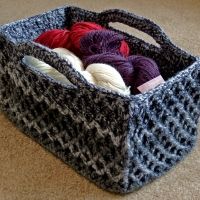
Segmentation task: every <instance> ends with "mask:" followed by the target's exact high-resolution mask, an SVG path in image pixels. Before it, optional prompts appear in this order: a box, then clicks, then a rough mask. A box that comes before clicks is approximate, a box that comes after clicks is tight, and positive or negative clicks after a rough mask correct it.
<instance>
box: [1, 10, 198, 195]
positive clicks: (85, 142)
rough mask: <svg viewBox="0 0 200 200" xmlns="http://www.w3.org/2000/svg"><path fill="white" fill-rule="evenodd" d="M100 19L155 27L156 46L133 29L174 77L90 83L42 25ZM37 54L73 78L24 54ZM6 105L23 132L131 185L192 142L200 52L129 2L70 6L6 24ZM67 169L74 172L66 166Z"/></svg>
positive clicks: (112, 186) (108, 182) (107, 178)
mask: <svg viewBox="0 0 200 200" xmlns="http://www.w3.org/2000/svg"><path fill="white" fill-rule="evenodd" d="M77 21H93V22H97V23H99V24H101V25H102V26H104V27H106V28H108V29H112V30H115V29H114V28H113V27H111V26H110V25H109V23H114V22H119V23H123V24H126V25H128V26H130V27H133V28H136V29H138V30H140V31H142V32H144V33H146V34H148V35H150V36H151V37H152V38H154V40H155V41H156V42H157V44H159V47H158V46H155V45H153V44H149V43H147V42H145V41H143V40H141V39H138V38H136V37H134V36H131V35H130V34H127V33H125V32H122V31H119V30H115V31H117V32H120V33H122V34H123V35H124V36H125V40H126V42H127V43H128V44H129V47H130V49H131V54H142V55H144V56H148V57H150V58H152V59H154V60H155V61H156V62H157V64H158V66H159V69H160V72H161V75H162V76H163V78H164V79H165V80H166V82H165V83H164V84H162V85H160V86H158V87H156V88H154V89H153V90H151V91H149V92H146V93H144V94H139V95H130V96H123V95H121V94H119V93H116V92H112V91H110V90H107V89H104V88H99V87H97V86H95V85H92V84H90V83H88V82H87V81H86V80H85V79H84V78H83V77H82V75H81V74H80V73H78V72H77V71H76V70H75V69H74V68H73V67H72V63H70V62H68V61H66V60H63V59H62V58H60V57H59V56H58V55H57V54H56V53H55V52H52V51H51V50H50V49H48V48H46V47H44V46H42V45H39V44H36V43H34V42H32V40H34V39H35V38H37V37H38V36H39V35H40V34H41V33H42V32H44V31H46V30H50V29H55V28H69V27H70V26H71V25H72V24H73V23H75V22H77ZM25 55H32V56H34V57H36V58H38V59H40V60H43V61H44V62H46V63H48V64H50V65H51V66H53V67H54V68H56V69H57V70H58V71H59V72H61V73H62V74H64V75H65V76H66V77H67V78H68V79H69V80H70V81H71V83H72V84H70V85H66V84H63V83H61V82H58V81H56V80H54V79H52V78H51V77H49V76H48V75H45V74H43V73H41V72H39V71H37V70H36V69H33V68H32V67H31V66H28V65H26V64H25V63H24V62H23V57H24V56H25ZM0 109H1V110H2V111H3V112H4V113H6V114H7V116H8V117H9V119H11V120H12V121H13V122H14V123H15V124H16V125H17V126H18V127H20V128H21V130H23V132H24V133H25V134H26V135H28V136H30V137H31V138H33V139H34V140H35V141H36V142H38V143H40V144H41V145H42V146H43V147H45V148H46V149H48V150H49V151H50V152H52V153H53V154H55V155H56V156H57V157H59V158H61V159H62V160H63V161H64V162H66V163H67V164H69V165H70V166H71V167H73V168H74V169H75V170H76V171H77V172H79V173H80V174H82V175H83V176H85V177H87V178H88V179H90V180H91V181H93V182H94V183H96V184H97V185H98V186H100V187H101V188H104V189H106V190H109V191H112V192H117V193H128V192H131V191H133V190H136V189H138V188H140V187H142V186H143V185H145V184H147V183H149V182H151V181H152V180H154V179H156V178H157V177H160V176H162V175H163V174H165V173H166V172H167V171H168V170H170V169H171V168H172V167H173V166H175V165H176V164H177V163H178V162H179V161H180V160H182V159H183V158H184V157H185V156H186V155H187V154H188V153H189V152H190V151H191V149H192V147H193V146H194V144H195V141H196V138H197V123H198V118H199V116H200V60H199V58H198V57H195V56H192V55H190V54H188V53H187V52H185V51H183V50H182V49H180V48H178V47H177V46H176V45H174V44H173V43H172V42H171V41H170V39H169V38H168V37H167V36H166V34H165V33H164V32H163V31H162V29H161V28H160V27H159V26H157V25H156V24H155V23H154V22H152V21H151V20H149V19H146V18H143V17H139V16H136V15H134V14H132V13H128V12H126V11H123V10H118V9H111V10H107V11H103V12H100V13H96V12H91V11H87V10H83V9H80V8H76V7H70V6H66V7H63V8H58V9H55V10H52V11H49V12H46V13H44V14H41V15H37V16H34V17H31V18H28V19H25V20H20V21H17V22H13V23H10V24H6V25H3V26H1V27H0ZM66 176H67V174H66Z"/></svg>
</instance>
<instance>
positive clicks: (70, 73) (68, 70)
mask: <svg viewBox="0 0 200 200" xmlns="http://www.w3.org/2000/svg"><path fill="white" fill-rule="evenodd" d="M16 49H17V50H16V52H15V53H16V54H17V56H18V57H19V59H20V60H22V58H23V57H24V56H25V55H28V56H33V57H35V58H37V59H39V60H41V61H43V62H45V63H47V64H49V65H50V66H52V67H53V68H55V69H56V70H58V71H59V72H60V73H62V74H63V75H64V76H65V77H66V78H67V79H68V80H69V81H70V82H71V83H72V84H74V85H75V86H77V87H82V88H83V87H84V88H91V87H92V85H91V84H89V83H88V82H87V81H86V80H85V78H84V77H83V76H81V75H80V73H79V72H77V71H76V70H75V69H74V68H73V67H72V66H71V63H70V61H69V62H68V61H67V60H65V59H63V58H61V57H59V56H58V54H57V53H56V52H53V51H51V50H50V49H48V48H46V47H44V46H42V45H40V44H37V43H35V42H26V43H20V44H19V45H18V46H17V48H16Z"/></svg>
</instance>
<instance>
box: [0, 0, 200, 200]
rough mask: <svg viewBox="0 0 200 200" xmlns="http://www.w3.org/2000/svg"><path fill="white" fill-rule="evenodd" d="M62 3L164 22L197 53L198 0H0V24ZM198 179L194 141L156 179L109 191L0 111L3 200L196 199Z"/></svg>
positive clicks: (199, 148)
mask: <svg viewBox="0 0 200 200" xmlns="http://www.w3.org/2000/svg"><path fill="white" fill-rule="evenodd" d="M66 4H68V5H76V6H80V7H82V8H86V9H90V10H96V11H101V10H105V9H108V8H121V9H126V10H129V11H131V12H134V13H136V14H138V15H143V16H146V17H148V18H150V19H152V20H153V21H155V22H156V23H157V24H159V25H162V28H163V29H164V30H165V31H166V33H167V34H168V35H170V37H171V39H172V40H173V41H174V42H175V43H176V44H177V45H179V46H181V47H182V48H184V49H186V50H187V51H189V52H191V53H193V54H195V55H200V34H199V33H200V21H199V19H200V12H199V11H200V1H199V0H176V1H173V0H165V1H162V0H160V1H159V0H151V1H148V0H140V1H136V0H131V1H130V0H123V1H122V0H102V1H96V0H84V1H83V0H76V2H75V1H71V0H56V1H52V0H42V1H32V0H16V1H12V0H0V24H4V23H8V22H11V21H15V20H17V19H21V18H25V17H28V16H31V15H35V14H38V13H41V12H44V11H46V10H49V9H52V8H55V7H59V6H62V5H66ZM129 31H130V30H129ZM133 33H134V34H136V35H137V36H139V37H141V36H142V37H143V34H139V33H138V32H136V31H135V30H134V31H133ZM144 37H145V38H146V39H149V38H148V37H146V36H144ZM199 177H200V141H199V140H198V142H197V145H196V147H195V149H194V151H193V152H192V153H191V154H190V155H189V156H188V157H187V158H186V159H185V160H184V161H183V162H181V163H180V164H179V165H178V166H177V167H175V168H174V169H173V170H172V171H170V172H169V173H168V174H167V175H165V176H164V177H162V178H160V179H159V180H157V181H154V182H153V183H151V184H148V185H147V186H145V187H143V188H142V189H140V190H139V191H137V192H133V193H131V194H128V195H125V196H120V195H116V194H112V193H108V192H106V191H103V190H101V189H99V188H98V187H96V186H95V185H94V184H92V183H90V182H89V181H88V180H86V179H85V178H83V177H82V176H80V175H78V174H77V173H76V172H75V171H74V170H73V169H71V168H70V167H68V166H67V165H65V164H63V163H62V162H61V161H60V160H58V159H57V158H55V157H54V156H52V154H50V153H48V152H47V151H45V150H44V149H43V148H42V147H40V146H39V145H38V144H36V143H35V142H33V141H32V140H30V139H29V138H27V137H26V136H24V135H23V134H22V133H21V132H20V131H19V130H18V129H17V128H16V127H15V126H13V124H12V123H11V122H10V121H8V120H7V119H6V117H5V116H4V115H3V114H0V199H1V200H45V199H48V200H67V199H70V200H78V199H87V200H100V199H104V200H112V199H115V200H120V199H123V200H161V199H162V200H172V199H176V200H199V199H200V178H199Z"/></svg>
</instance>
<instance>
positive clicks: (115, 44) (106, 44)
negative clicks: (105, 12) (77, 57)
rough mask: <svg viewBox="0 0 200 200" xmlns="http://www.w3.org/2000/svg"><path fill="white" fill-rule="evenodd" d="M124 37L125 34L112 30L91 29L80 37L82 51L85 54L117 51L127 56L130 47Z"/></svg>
mask: <svg viewBox="0 0 200 200" xmlns="http://www.w3.org/2000/svg"><path fill="white" fill-rule="evenodd" d="M123 39H124V37H123V35H121V34H118V33H116V32H114V31H110V30H97V31H90V32H89V33H87V34H86V35H85V36H84V37H82V38H81V39H80V51H81V54H82V55H83V56H91V55H95V54H101V53H116V54H121V55H124V56H127V55H128V54H129V48H128V46H127V43H126V42H124V41H123ZM121 51H122V52H121Z"/></svg>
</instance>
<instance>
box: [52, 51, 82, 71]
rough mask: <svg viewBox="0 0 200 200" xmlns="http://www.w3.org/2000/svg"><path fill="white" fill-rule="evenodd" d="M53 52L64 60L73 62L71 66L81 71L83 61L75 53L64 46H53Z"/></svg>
mask: <svg viewBox="0 0 200 200" xmlns="http://www.w3.org/2000/svg"><path fill="white" fill-rule="evenodd" d="M53 51H54V52H56V53H57V54H58V55H59V56H60V57H61V58H63V59H65V60H69V61H70V62H71V63H72V64H73V68H75V69H76V70H77V71H79V72H80V71H83V70H84V67H83V63H82V61H81V60H80V58H78V57H77V56H76V55H74V54H73V53H72V52H71V51H69V50H68V49H65V48H55V49H53Z"/></svg>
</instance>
